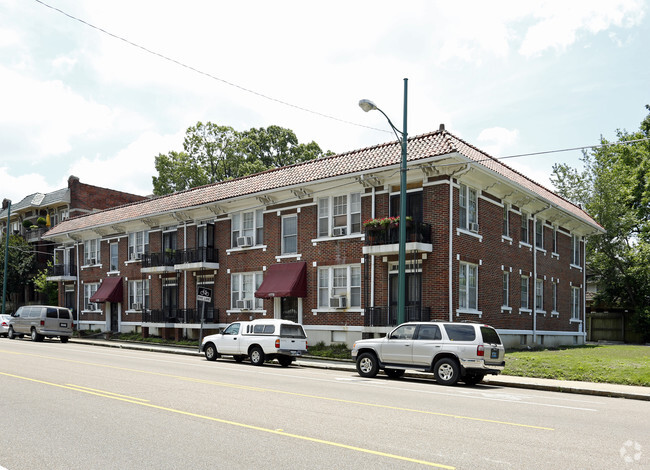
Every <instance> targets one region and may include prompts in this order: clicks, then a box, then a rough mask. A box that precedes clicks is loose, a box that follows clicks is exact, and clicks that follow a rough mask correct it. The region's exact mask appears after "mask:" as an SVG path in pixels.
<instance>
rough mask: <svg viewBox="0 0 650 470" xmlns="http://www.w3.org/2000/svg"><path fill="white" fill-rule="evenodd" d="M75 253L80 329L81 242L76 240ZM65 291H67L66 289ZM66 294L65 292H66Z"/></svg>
mask: <svg viewBox="0 0 650 470" xmlns="http://www.w3.org/2000/svg"><path fill="white" fill-rule="evenodd" d="M75 245H76V248H75V250H74V251H75V255H76V257H77V329H79V326H80V325H79V323H80V322H81V306H80V303H81V301H80V299H79V297H80V294H81V271H80V270H81V268H80V267H79V242H75ZM64 292H65V291H64ZM64 295H65V294H64Z"/></svg>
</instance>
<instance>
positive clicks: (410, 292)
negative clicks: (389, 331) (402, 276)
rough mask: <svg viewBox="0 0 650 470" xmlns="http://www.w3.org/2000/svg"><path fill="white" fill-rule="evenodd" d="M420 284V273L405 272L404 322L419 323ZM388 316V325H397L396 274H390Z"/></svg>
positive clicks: (397, 288)
mask: <svg viewBox="0 0 650 470" xmlns="http://www.w3.org/2000/svg"><path fill="white" fill-rule="evenodd" d="M421 282H422V273H419V272H416V273H414V272H410V273H409V272H407V273H406V303H405V304H404V305H405V307H406V308H405V316H406V318H405V319H404V321H419V320H420V299H421V297H422V296H421ZM389 284H390V314H389V324H390V325H396V324H397V299H398V294H399V275H398V274H397V273H390V276H389Z"/></svg>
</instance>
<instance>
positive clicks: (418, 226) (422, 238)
mask: <svg viewBox="0 0 650 470" xmlns="http://www.w3.org/2000/svg"><path fill="white" fill-rule="evenodd" d="M364 230H365V234H366V242H365V244H366V245H367V246H375V245H389V244H396V243H399V227H398V226H394V227H391V226H388V227H385V228H383V227H382V228H378V227H366V228H365V229H364ZM413 242H416V243H429V244H430V243H431V224H425V223H424V222H407V224H406V243H413Z"/></svg>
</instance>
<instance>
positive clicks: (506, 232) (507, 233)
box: [501, 202, 510, 237]
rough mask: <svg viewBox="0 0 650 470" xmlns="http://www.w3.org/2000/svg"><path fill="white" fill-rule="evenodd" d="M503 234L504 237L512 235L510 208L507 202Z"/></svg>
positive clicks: (504, 212) (504, 205)
mask: <svg viewBox="0 0 650 470" xmlns="http://www.w3.org/2000/svg"><path fill="white" fill-rule="evenodd" d="M501 234H502V235H503V236H504V237H509V236H510V208H509V207H508V204H506V203H505V202H504V203H503V224H502V231H501Z"/></svg>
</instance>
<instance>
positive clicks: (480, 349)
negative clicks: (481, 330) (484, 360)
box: [476, 344, 485, 356]
mask: <svg viewBox="0 0 650 470" xmlns="http://www.w3.org/2000/svg"><path fill="white" fill-rule="evenodd" d="M476 355H477V356H485V348H484V347H483V345H482V344H479V345H478V346H476Z"/></svg>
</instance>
